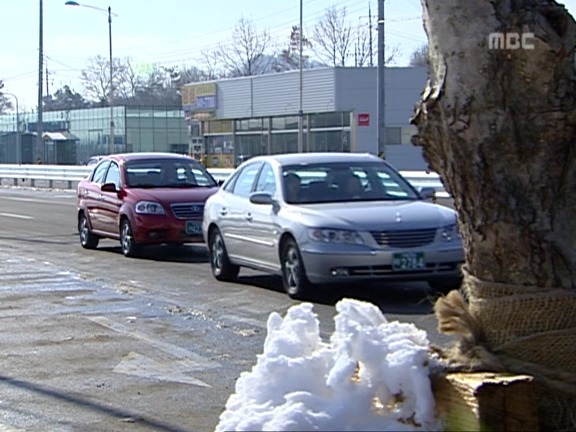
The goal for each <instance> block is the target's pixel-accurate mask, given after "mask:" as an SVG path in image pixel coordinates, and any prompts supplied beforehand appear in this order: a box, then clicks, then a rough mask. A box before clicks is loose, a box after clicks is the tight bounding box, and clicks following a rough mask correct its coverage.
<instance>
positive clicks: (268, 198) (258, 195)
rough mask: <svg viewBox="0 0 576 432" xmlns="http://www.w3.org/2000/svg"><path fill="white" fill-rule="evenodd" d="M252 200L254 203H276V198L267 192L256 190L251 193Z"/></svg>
mask: <svg viewBox="0 0 576 432" xmlns="http://www.w3.org/2000/svg"><path fill="white" fill-rule="evenodd" d="M250 202H251V203H252V204H262V205H270V204H274V203H275V201H274V198H272V195H270V194H269V193H267V192H255V193H253V194H252V195H250Z"/></svg>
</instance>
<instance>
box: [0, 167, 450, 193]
mask: <svg viewBox="0 0 576 432" xmlns="http://www.w3.org/2000/svg"><path fill="white" fill-rule="evenodd" d="M92 168H93V167H91V166H83V165H81V166H76V165H12V164H4V165H2V164H0V185H9V186H14V187H38V188H42V187H46V188H60V189H74V188H75V187H76V184H77V183H78V182H79V181H80V180H82V179H83V178H84V177H86V176H87V175H88V174H90V172H91V171H92ZM208 171H209V172H210V173H211V174H212V175H213V176H214V178H215V179H216V180H221V179H222V180H223V179H226V178H227V177H228V176H229V175H230V174H231V173H232V172H233V171H234V170H233V169H229V168H209V169H208ZM400 173H401V174H402V175H403V176H404V178H406V180H408V181H409V182H410V183H411V184H412V185H413V186H414V187H416V188H421V187H432V188H434V189H436V196H437V197H438V198H450V195H449V194H448V193H447V192H446V191H445V189H444V185H443V184H442V182H441V180H440V177H439V176H438V174H436V173H428V172H425V171H400Z"/></svg>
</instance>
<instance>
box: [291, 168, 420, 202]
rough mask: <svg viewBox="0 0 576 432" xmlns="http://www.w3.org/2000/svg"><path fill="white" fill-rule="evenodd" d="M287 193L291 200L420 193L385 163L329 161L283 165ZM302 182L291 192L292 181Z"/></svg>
mask: <svg viewBox="0 0 576 432" xmlns="http://www.w3.org/2000/svg"><path fill="white" fill-rule="evenodd" d="M282 177H283V179H284V183H285V184H284V189H285V191H284V196H285V197H286V201H287V202H288V203H302V204H314V203H326V202H346V201H383V200H386V201H390V200H416V199H419V197H418V194H417V193H416V191H415V190H414V188H413V187H412V186H410V184H409V183H408V182H407V181H406V180H405V179H404V178H403V177H402V176H401V175H400V174H399V173H398V172H396V171H395V170H394V169H393V168H391V167H390V166H389V165H388V164H386V163H384V162H360V163H352V164H351V163H344V162H326V163H317V164H306V165H291V166H285V167H283V175H282ZM288 179H294V181H292V180H291V183H298V184H299V188H298V191H297V193H296V192H295V193H294V194H289V193H288V192H289V191H288V188H287V186H288V182H287V181H286V180H288Z"/></svg>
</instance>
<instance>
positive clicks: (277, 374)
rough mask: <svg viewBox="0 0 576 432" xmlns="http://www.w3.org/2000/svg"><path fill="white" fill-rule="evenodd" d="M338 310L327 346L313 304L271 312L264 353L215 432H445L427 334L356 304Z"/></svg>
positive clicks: (238, 387) (242, 380)
mask: <svg viewBox="0 0 576 432" xmlns="http://www.w3.org/2000/svg"><path fill="white" fill-rule="evenodd" d="M336 311H337V315H336V317H335V330H334V333H333V334H332V336H331V337H330V341H329V342H324V341H322V340H321V338H320V329H319V322H318V319H317V316H316V314H314V312H313V306H312V304H310V303H302V304H299V305H296V306H293V307H291V308H290V309H289V310H288V311H287V313H286V316H285V317H284V318H282V317H281V316H280V315H279V314H278V313H276V312H273V313H272V314H270V316H269V318H268V334H267V336H266V340H265V342H264V350H263V353H262V354H260V355H258V357H257V362H256V364H255V365H254V367H253V368H252V370H251V371H250V372H243V373H242V374H241V375H240V377H239V378H238V380H237V382H236V388H235V393H233V394H232V395H231V396H230V397H229V399H228V401H227V403H226V408H225V410H224V412H223V413H222V414H221V416H220V422H219V424H218V425H217V426H216V432H223V431H312V430H316V431H386V430H389V431H419V430H425V431H434V430H438V431H439V430H441V424H440V422H439V421H438V420H437V419H436V418H435V416H434V397H433V394H432V390H431V384H430V380H429V375H428V372H429V370H428V364H429V363H430V361H431V359H430V358H429V354H428V353H429V349H428V348H429V342H428V338H427V335H426V333H425V332H424V331H422V330H419V329H417V328H416V327H415V326H414V325H413V324H407V323H400V322H388V321H387V320H386V318H385V317H384V315H383V314H382V313H381V312H380V310H379V309H378V308H377V307H376V306H374V305H372V304H370V303H366V302H362V301H358V300H351V299H344V300H341V301H340V302H339V303H338V304H337V305H336Z"/></svg>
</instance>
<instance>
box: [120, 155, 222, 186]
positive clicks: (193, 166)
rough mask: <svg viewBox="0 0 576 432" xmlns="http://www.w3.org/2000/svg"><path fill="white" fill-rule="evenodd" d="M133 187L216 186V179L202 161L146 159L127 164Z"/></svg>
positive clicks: (127, 173) (129, 181) (130, 182)
mask: <svg viewBox="0 0 576 432" xmlns="http://www.w3.org/2000/svg"><path fill="white" fill-rule="evenodd" d="M125 174H126V186H128V187H131V188H197V187H215V186H217V183H216V180H214V178H213V177H212V176H211V175H210V173H209V172H208V171H207V170H206V168H204V167H203V166H202V165H201V164H200V163H198V162H196V161H194V160H188V159H176V158H175V159H145V160H134V161H128V162H126V164H125Z"/></svg>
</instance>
